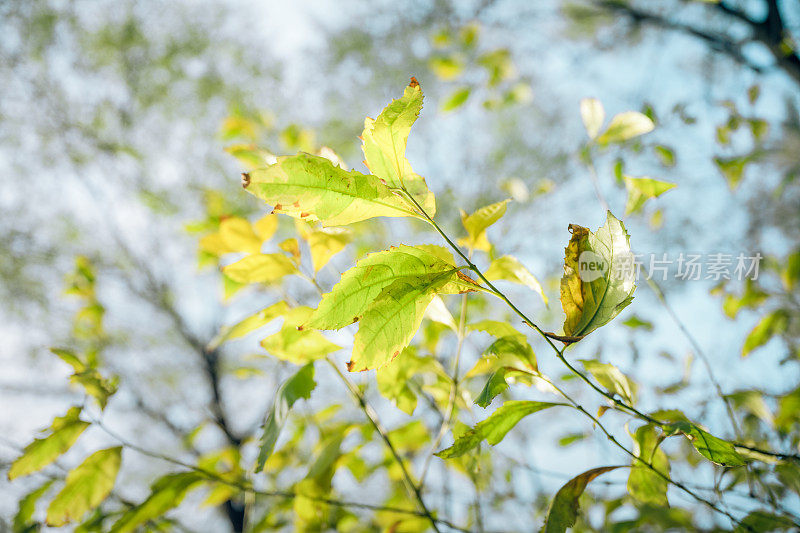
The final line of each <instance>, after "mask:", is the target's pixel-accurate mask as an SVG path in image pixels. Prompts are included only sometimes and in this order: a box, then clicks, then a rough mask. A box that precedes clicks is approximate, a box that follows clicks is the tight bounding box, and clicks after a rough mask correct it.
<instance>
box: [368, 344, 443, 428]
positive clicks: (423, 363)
mask: <svg viewBox="0 0 800 533" xmlns="http://www.w3.org/2000/svg"><path fill="white" fill-rule="evenodd" d="M432 362H433V358H431V357H425V356H420V355H418V354H417V353H416V350H415V349H414V348H413V347H411V346H409V347H408V348H406V349H404V350H403V354H402V356H401V357H398V358H396V359H395V360H393V361H391V362H390V363H389V364H387V365H386V366H384V367H383V368H381V369H379V370H378V372H377V373H376V375H375V378H376V381H377V384H378V391H379V392H380V393H381V395H382V396H383V397H384V398H386V399H387V400H390V401H391V402H392V403H393V404H394V405H395V406H397V408H398V409H400V410H401V411H403V412H404V413H406V414H409V415H411V414H413V413H414V409H416V407H417V392H416V391H415V390H414V388H412V387H411V386H410V380H411V379H412V378H413V377H414V375H415V374H417V373H418V372H419V371H420V370H422V369H424V368H426V367H428V366H432Z"/></svg>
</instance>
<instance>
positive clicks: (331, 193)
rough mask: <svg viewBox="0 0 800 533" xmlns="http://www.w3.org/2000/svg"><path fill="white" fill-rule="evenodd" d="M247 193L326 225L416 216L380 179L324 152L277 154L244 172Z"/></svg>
mask: <svg viewBox="0 0 800 533" xmlns="http://www.w3.org/2000/svg"><path fill="white" fill-rule="evenodd" d="M243 184H244V186H245V189H246V190H247V192H249V193H251V194H253V195H255V196H257V197H258V198H260V199H262V200H264V201H265V202H267V203H268V204H270V205H272V206H273V207H274V209H273V212H274V213H283V214H287V215H289V216H291V217H294V218H299V219H302V220H305V221H307V222H313V221H317V220H319V221H320V222H322V224H323V225H324V226H345V225H347V224H352V223H354V222H359V221H361V220H366V219H369V218H374V217H407V216H417V217H418V215H416V214H415V213H414V211H413V210H412V209H411V207H409V206H408V204H407V202H406V201H405V200H403V199H401V198H400V197H399V196H397V195H395V194H394V193H393V192H392V191H391V190H389V186H387V185H386V184H385V183H383V182H382V181H381V179H380V178H378V177H376V176H371V175H365V174H360V173H358V172H355V171H349V172H347V171H345V170H342V169H341V168H339V167H337V166H334V165H333V164H332V163H331V162H330V161H329V160H327V159H325V158H324V157H319V156H314V155H310V154H306V153H300V154H298V155H295V156H288V157H279V158H278V162H277V163H276V164H274V165H272V166H270V167H267V168H264V169H258V170H253V171H251V172H249V173H246V174H244V175H243Z"/></svg>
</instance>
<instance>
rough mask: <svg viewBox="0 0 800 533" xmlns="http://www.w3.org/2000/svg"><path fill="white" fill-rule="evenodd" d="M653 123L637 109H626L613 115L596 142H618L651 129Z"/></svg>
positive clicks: (604, 143) (602, 143)
mask: <svg viewBox="0 0 800 533" xmlns="http://www.w3.org/2000/svg"><path fill="white" fill-rule="evenodd" d="M654 128H655V124H653V121H652V120H650V119H649V118H648V117H647V116H646V115H643V114H642V113H639V112H637V111H626V112H625V113H620V114H618V115H615V116H614V118H612V119H611V122H610V123H609V124H608V128H606V131H604V132H603V134H602V135H600V137H598V138H597V143H598V144H601V145H606V144H610V143H620V142H624V141H627V140H628V139H632V138H634V137H638V136H639V135H644V134H645V133H649V132H651V131H653V129H654Z"/></svg>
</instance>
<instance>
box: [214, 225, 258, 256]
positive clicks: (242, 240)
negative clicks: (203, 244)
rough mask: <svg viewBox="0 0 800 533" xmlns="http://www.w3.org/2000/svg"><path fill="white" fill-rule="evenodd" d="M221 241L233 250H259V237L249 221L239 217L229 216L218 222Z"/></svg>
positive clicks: (247, 251)
mask: <svg viewBox="0 0 800 533" xmlns="http://www.w3.org/2000/svg"><path fill="white" fill-rule="evenodd" d="M219 235H220V238H221V239H222V242H223V243H225V245H226V246H227V247H228V248H230V249H231V250H233V251H234V252H244V253H248V254H255V253H258V252H260V251H261V239H259V238H258V236H257V235H256V234H255V232H254V231H253V227H252V226H251V225H250V223H249V222H248V221H247V220H245V219H243V218H241V217H229V218H226V219H225V220H223V221H222V222H220V223H219Z"/></svg>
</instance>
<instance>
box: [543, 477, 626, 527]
mask: <svg viewBox="0 0 800 533" xmlns="http://www.w3.org/2000/svg"><path fill="white" fill-rule="evenodd" d="M617 468H620V467H619V466H603V467H600V468H593V469H591V470H587V471H586V472H584V473H583V474H581V475H579V476H577V477H574V478H572V479H571V480H569V481H568V482H567V484H566V485H564V486H563V487H561V488H560V489H559V490H558V492H557V493H556V495H555V497H554V498H553V501H552V503H551V504H550V509H548V511H547V518H546V520H545V524H544V528H543V529H542V533H564V532H565V531H566V530H567V528H570V527H572V526H574V525H575V520H576V519H577V518H578V509H579V507H578V500H579V499H580V497H581V494H583V491H584V490H586V485H588V484H589V482H590V481H592V480H593V479H594V478H596V477H598V476H600V475H602V474H605V473H606V472H610V471H611V470H615V469H617Z"/></svg>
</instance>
